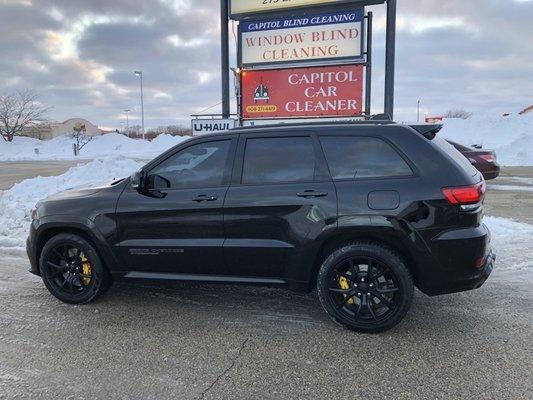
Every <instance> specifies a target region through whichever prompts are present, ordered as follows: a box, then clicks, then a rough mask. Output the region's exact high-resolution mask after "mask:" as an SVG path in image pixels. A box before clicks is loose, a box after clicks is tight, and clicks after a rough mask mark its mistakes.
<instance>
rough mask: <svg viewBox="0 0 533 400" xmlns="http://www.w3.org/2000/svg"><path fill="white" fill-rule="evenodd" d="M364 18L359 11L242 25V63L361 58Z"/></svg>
mask: <svg viewBox="0 0 533 400" xmlns="http://www.w3.org/2000/svg"><path fill="white" fill-rule="evenodd" d="M363 19H364V17H363V9H358V10H355V11H344V12H336V13H327V14H319V15H308V16H307V15H306V16H299V17H287V18H276V19H267V20H260V21H246V22H241V23H240V25H239V37H240V40H239V45H240V48H239V50H240V51H239V55H240V62H239V64H240V65H243V66H247V65H269V64H283V63H297V62H307V61H315V60H324V61H326V60H348V59H352V60H355V59H362V58H363V50H362V49H363Z"/></svg>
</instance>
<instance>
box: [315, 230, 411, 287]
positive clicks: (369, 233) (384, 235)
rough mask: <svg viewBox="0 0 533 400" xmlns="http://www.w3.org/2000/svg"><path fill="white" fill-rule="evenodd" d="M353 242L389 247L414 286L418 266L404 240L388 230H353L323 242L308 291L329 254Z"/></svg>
mask: <svg viewBox="0 0 533 400" xmlns="http://www.w3.org/2000/svg"><path fill="white" fill-rule="evenodd" d="M354 241H365V242H372V243H376V244H380V245H384V246H387V247H389V248H390V249H392V250H394V251H395V252H396V253H398V254H399V255H400V256H401V257H402V258H403V259H404V260H405V264H406V267H407V268H408V269H409V272H410V273H411V275H412V277H413V279H414V282H415V285H416V284H417V282H418V279H420V277H421V276H420V265H419V264H418V263H417V261H416V259H417V257H416V255H415V251H414V250H413V249H412V248H411V246H409V245H408V244H406V243H405V240H402V239H401V237H399V235H398V234H395V233H394V232H390V231H389V230H382V229H378V230H364V231H362V230H354V231H344V232H337V233H336V234H334V235H332V236H330V237H328V238H327V239H326V240H324V241H323V242H322V244H321V246H320V247H319V249H318V251H317V253H316V256H315V259H314V263H313V267H312V270H311V275H310V280H309V289H310V290H312V289H314V288H315V287H316V280H317V276H318V271H319V270H320V267H321V265H322V263H323V261H324V260H325V259H326V257H327V256H328V255H329V254H331V252H332V251H333V250H334V249H336V248H339V247H341V246H342V245H344V244H348V243H352V242H354Z"/></svg>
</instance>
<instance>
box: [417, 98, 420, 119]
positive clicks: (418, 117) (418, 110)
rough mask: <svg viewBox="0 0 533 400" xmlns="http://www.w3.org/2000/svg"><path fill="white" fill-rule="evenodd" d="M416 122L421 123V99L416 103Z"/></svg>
mask: <svg viewBox="0 0 533 400" xmlns="http://www.w3.org/2000/svg"><path fill="white" fill-rule="evenodd" d="M416 122H420V99H418V102H417V103H416Z"/></svg>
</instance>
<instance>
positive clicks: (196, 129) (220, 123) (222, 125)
mask: <svg viewBox="0 0 533 400" xmlns="http://www.w3.org/2000/svg"><path fill="white" fill-rule="evenodd" d="M233 128H235V120H234V119H193V120H192V135H193V136H200V135H205V134H208V133H217V132H223V131H227V130H229V129H233Z"/></svg>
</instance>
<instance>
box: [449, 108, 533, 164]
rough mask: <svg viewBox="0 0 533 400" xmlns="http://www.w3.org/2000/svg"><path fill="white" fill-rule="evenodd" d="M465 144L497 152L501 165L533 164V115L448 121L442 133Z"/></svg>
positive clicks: (480, 117) (476, 116)
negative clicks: (480, 146)
mask: <svg viewBox="0 0 533 400" xmlns="http://www.w3.org/2000/svg"><path fill="white" fill-rule="evenodd" d="M439 134H440V135H442V136H443V137H445V138H447V139H450V140H453V141H456V142H458V143H461V144H464V145H472V144H481V145H483V148H486V149H491V150H495V151H496V154H497V156H498V162H499V163H500V164H501V165H509V166H510V165H533V113H529V114H526V115H510V116H508V117H500V116H481V115H474V116H473V117H472V118H470V119H467V120H463V119H446V120H445V122H444V127H443V129H442V131H441V132H440V133H439Z"/></svg>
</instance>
